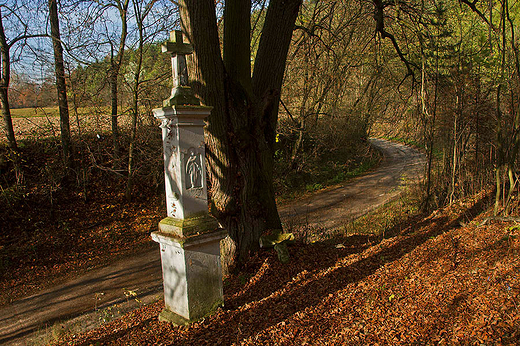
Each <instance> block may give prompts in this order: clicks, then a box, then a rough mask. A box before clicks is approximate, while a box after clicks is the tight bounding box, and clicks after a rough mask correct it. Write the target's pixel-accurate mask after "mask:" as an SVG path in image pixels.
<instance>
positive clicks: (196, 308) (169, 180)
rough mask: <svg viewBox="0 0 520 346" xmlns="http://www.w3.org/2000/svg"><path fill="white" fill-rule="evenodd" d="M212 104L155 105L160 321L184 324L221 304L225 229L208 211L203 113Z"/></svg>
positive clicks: (205, 114)
mask: <svg viewBox="0 0 520 346" xmlns="http://www.w3.org/2000/svg"><path fill="white" fill-rule="evenodd" d="M210 111H211V107H201V106H173V107H164V108H159V109H155V110H154V116H155V117H156V118H158V119H161V121H162V124H161V128H162V137H163V149H164V171H165V189H166V206H167V213H168V217H166V218H165V219H163V220H162V221H161V222H160V223H159V230H158V231H157V232H153V233H152V239H153V240H155V241H156V242H158V243H159V244H160V247H161V261H162V270H163V281H164V301H165V306H166V307H165V310H164V311H163V312H162V313H161V315H160V320H162V321H170V322H173V323H175V324H186V323H189V322H190V321H194V320H197V319H200V318H202V317H204V316H206V315H208V314H209V313H211V312H212V311H213V310H214V309H215V308H217V307H218V306H221V305H222V304H223V292H222V269H221V264H220V240H221V239H223V238H224V237H225V236H226V232H225V231H224V230H222V229H220V228H219V225H218V223H217V221H216V220H215V219H214V218H213V217H212V216H211V215H209V213H208V202H207V186H206V167H205V146H204V118H205V117H207V116H208V115H209V113H210Z"/></svg>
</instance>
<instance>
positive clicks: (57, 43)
mask: <svg viewBox="0 0 520 346" xmlns="http://www.w3.org/2000/svg"><path fill="white" fill-rule="evenodd" d="M49 19H50V25H51V36H52V45H53V49H54V64H55V65H54V71H55V74H56V89H57V92H58V107H59V110H60V130H61V145H62V151H63V159H64V162H65V165H66V167H67V168H72V162H73V158H72V140H71V135H70V124H69V106H68V102H67V86H66V83H65V67H64V63H63V47H62V45H61V39H60V24H59V20H58V5H57V3H56V0H49Z"/></svg>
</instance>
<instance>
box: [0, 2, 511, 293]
mask: <svg viewBox="0 0 520 346" xmlns="http://www.w3.org/2000/svg"><path fill="white" fill-rule="evenodd" d="M268 5H269V3H268V2H267V1H265V0H257V1H253V5H252V12H251V26H252V27H251V35H250V38H251V61H252V65H253V66H254V62H255V56H256V52H257V49H258V44H259V40H260V37H261V30H262V26H263V22H264V19H265V13H266V9H267V6H268ZM52 6H55V7H56V18H55V19H56V20H55V23H56V22H57V23H58V24H59V28H56V25H51V23H52V20H49V19H52V17H53V15H52V13H53V11H52V8H53V7H52ZM223 8H224V3H221V2H218V1H217V2H216V10H217V19H218V20H219V22H218V24H219V30H221V31H222V30H223V25H222V18H223ZM0 11H1V20H2V21H1V23H0V24H1V26H0V48H1V52H2V78H1V79H0V96H1V97H0V100H1V102H2V114H3V129H4V133H5V137H4V138H3V139H2V140H3V143H2V147H1V149H0V150H1V156H0V176H1V181H0V187H1V190H0V203H1V208H0V210H1V211H0V217H1V219H2V220H5V221H2V232H1V234H0V236H1V237H2V238H1V240H0V244H1V248H0V267H1V268H2V269H3V270H2V273H7V272H11V273H13V272H14V274H10V275H12V277H13V280H15V281H16V280H22V281H23V280H30V279H28V278H27V276H28V274H26V273H25V271H26V269H27V268H30V267H32V268H33V270H34V272H35V273H38V272H42V273H43V272H47V273H48V271H49V270H50V271H51V273H54V272H55V273H56V275H58V274H59V273H60V272H63V270H66V268H69V267H70V266H71V265H72V264H73V263H76V264H77V265H78V266H79V267H81V266H84V267H86V266H90V265H93V264H95V263H97V262H96V261H98V262H99V261H101V257H102V253H103V252H106V251H107V249H109V248H110V249H114V248H115V249H116V250H114V253H116V254H117V253H119V252H120V253H121V254H123V253H129V251H134V250H136V249H137V248H136V247H135V244H140V245H141V246H145V245H146V244H147V242H148V237H149V231H150V230H151V229H153V228H154V227H155V226H156V224H157V221H158V219H159V218H160V217H161V216H163V215H164V213H162V212H161V210H162V209H164V206H162V204H163V203H164V202H163V201H162V193H163V185H162V184H163V175H162V174H163V173H162V172H163V170H162V153H161V150H162V148H161V140H160V137H159V130H158V129H157V125H158V123H157V122H156V121H155V119H154V118H153V117H152V113H151V110H152V109H153V108H156V107H159V106H160V105H161V104H162V100H163V99H165V98H167V97H168V94H169V92H170V86H171V72H170V71H171V67H170V62H169V57H168V56H166V55H163V54H161V52H160V43H161V42H163V41H164V40H166V39H167V37H168V33H169V31H171V30H172V29H175V28H178V27H179V19H178V18H179V17H178V12H177V7H176V6H175V5H174V4H173V3H172V2H170V1H162V0H158V1H154V0H152V1H131V0H113V1H103V2H97V1H61V2H60V4H56V1H53V0H51V1H49V2H48V3H47V2H34V1H31V2H29V1H23V0H21V1H14V0H12V1H7V2H3V3H2V4H1V5H0ZM519 11H520V9H519V5H518V3H517V2H515V1H508V0H501V1H489V2H485V3H484V2H479V1H478V0H474V1H433V0H432V1H406V2H402V1H389V2H382V1H379V0H373V1H363V0H360V1H326V0H313V1H304V2H303V4H302V6H301V9H300V12H299V14H298V17H297V19H296V25H295V28H294V32H293V36H292V41H291V45H290V48H289V53H288V57H287V62H286V67H285V75H284V81H283V88H282V93H281V96H280V110H279V116H278V117H279V119H278V126H277V129H276V144H275V149H276V150H275V151H274V153H273V154H274V161H275V167H274V186H275V191H277V197H278V198H279V199H287V198H295V197H297V196H299V195H301V194H302V193H305V192H312V191H315V190H318V189H321V188H323V187H325V186H327V185H331V184H337V183H341V182H342V181H344V180H346V179H348V178H349V177H350V176H352V175H354V174H359V173H360V172H362V171H364V170H366V169H368V168H370V167H371V166H373V165H374V164H375V163H376V162H377V155H376V154H374V153H373V152H371V151H370V148H369V145H368V142H367V138H368V137H369V136H386V137H389V138H394V139H399V140H402V141H405V142H407V143H413V144H414V145H416V146H418V147H422V148H424V150H425V153H426V155H427V167H426V175H425V180H424V183H423V184H424V188H423V189H421V195H420V196H419V200H420V203H419V205H420V208H423V209H425V210H431V209H433V208H437V207H440V206H444V205H447V204H451V203H452V202H453V201H455V200H456V199H457V198H460V197H463V196H467V195H471V194H474V193H477V192H479V191H481V190H483V189H485V188H487V187H489V186H490V185H491V186H495V191H496V194H495V213H496V214H499V213H502V214H510V213H513V212H515V210H512V208H513V206H514V205H515V204H513V203H511V202H512V201H513V200H514V199H515V198H516V194H515V191H517V190H518V166H517V165H518V162H517V161H518V150H519V146H520V137H519V130H520V114H519V109H518V107H519V95H520V92H519V91H518V90H519V88H518V86H519V78H520V62H519V59H520V58H519V52H518V40H517V37H518V32H517V30H518V29H517V28H518V20H519V18H518V14H519ZM56 29H58V32H59V35H60V36H59V37H58V38H59V39H56V34H55V33H56V31H54V33H51V32H52V30H56ZM51 36H53V37H54V38H55V39H53V40H52V39H51ZM53 41H54V45H53ZM60 45H61V49H62V52H63V53H62V59H61V65H62V68H63V70H62V72H60V70H59V65H60V59H59V54H57V51H59V47H58V46H60ZM56 76H62V77H63V79H64V80H63V82H62V83H60V80H59V78H56ZM60 84H61V85H60ZM56 87H58V88H61V89H59V90H61V91H59V92H58V93H57V92H56ZM64 99H65V102H66V103H65V104H63V100H64ZM60 103H61V107H59V109H58V107H57V106H58V104H60ZM58 119H59V120H58ZM23 121H25V124H27V122H29V123H30V124H32V127H30V129H29V130H25V128H24V126H22V125H19V124H22V123H23ZM58 121H59V123H58ZM210 190H211V189H210ZM100 210H101V211H102V212H100ZM135 215H141V216H142V217H141V218H140V217H137V218H135ZM131 217H133V218H134V219H135V220H134V221H133V222H134V224H133V225H131V226H130V227H128V224H125V226H124V227H123V226H122V224H123V221H125V220H126V221H128V219H129V218H131ZM143 220H144V221H143ZM64 234H67V235H68V236H67V237H64V236H63V235H64ZM70 239H81V240H82V241H81V243H79V244H76V243H74V245H71V241H70ZM21 249H23V250H24V251H20V250H21ZM64 268H65V269H64ZM2 275H5V274H2ZM42 275H43V274H42ZM36 276H37V275H36ZM6 279H7V278H6V277H4V278H3V280H2V281H3V282H4V286H6V287H7V286H9V285H10V284H11V283H12V282H11V283H7V281H6ZM13 295H15V293H13Z"/></svg>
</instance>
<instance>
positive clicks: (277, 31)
mask: <svg viewBox="0 0 520 346" xmlns="http://www.w3.org/2000/svg"><path fill="white" fill-rule="evenodd" d="M300 5H301V0H289V1H287V0H285V1H282V0H272V1H270V3H269V8H268V10H267V14H266V19H265V24H264V28H263V31H262V36H261V39H260V44H259V48H258V53H257V57H256V60H255V69H254V73H253V76H252V77H251V76H250V68H248V66H250V65H249V64H250V62H249V60H250V54H249V49H250V48H249V47H250V41H249V34H250V19H249V18H246V17H248V16H249V15H250V6H251V4H250V2H248V4H247V5H245V4H243V1H227V2H226V9H225V12H224V13H225V18H224V22H225V23H227V24H225V25H226V27H225V30H224V60H223V59H222V57H221V54H220V44H219V38H218V31H217V25H216V23H217V20H216V15H215V3H214V1H212V0H183V1H180V12H181V22H182V26H183V29H184V30H185V32H186V33H187V34H188V37H189V39H190V41H191V43H192V44H193V47H194V55H193V61H194V65H195V66H194V70H195V71H194V72H195V73H194V74H193V76H192V77H193V78H192V79H193V83H192V85H193V87H194V89H195V90H196V91H197V93H198V95H199V96H200V97H201V99H202V100H203V102H204V103H205V104H207V105H210V106H213V111H212V113H211V115H210V116H209V117H208V122H207V129H206V147H207V150H206V153H207V162H208V176H209V179H210V183H211V189H210V195H211V211H212V213H213V215H214V216H215V217H217V219H218V220H219V221H220V223H221V224H222V225H223V226H224V227H225V228H226V229H227V230H228V232H229V235H230V237H231V239H232V240H233V241H234V242H235V245H236V249H237V252H236V254H235V265H236V266H237V267H240V266H241V264H243V262H244V261H245V260H246V259H247V258H248V257H249V255H250V254H251V253H252V252H254V251H256V250H257V249H258V247H259V238H260V236H261V235H262V234H264V233H266V232H268V231H269V230H273V231H274V230H281V228H282V225H281V222H280V217H279V215H278V211H277V209H276V202H275V194H274V188H273V184H272V174H273V164H274V160H273V154H274V151H273V147H274V142H275V136H276V123H277V121H278V103H279V97H280V90H281V86H282V79H283V74H284V70H285V61H286V58H287V52H288V49H289V44H290V41H291V36H292V30H293V28H294V23H295V21H296V16H297V14H298V10H299V8H300ZM246 12H247V15H246ZM233 43H236V44H237V45H236V46H234V45H233ZM234 50H238V51H237V52H235V53H233V51H234ZM246 60H247V61H246ZM249 83H250V84H249ZM249 85H251V87H250V86H249Z"/></svg>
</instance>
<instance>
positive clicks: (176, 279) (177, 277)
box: [152, 229, 227, 325]
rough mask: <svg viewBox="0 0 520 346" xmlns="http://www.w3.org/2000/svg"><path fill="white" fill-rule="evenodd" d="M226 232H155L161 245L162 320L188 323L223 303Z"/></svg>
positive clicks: (155, 238) (153, 235)
mask: <svg viewBox="0 0 520 346" xmlns="http://www.w3.org/2000/svg"><path fill="white" fill-rule="evenodd" d="M226 234H227V233H226V232H225V231H224V230H222V229H220V230H218V231H216V232H210V233H203V234H201V235H198V236H191V237H188V238H179V237H178V236H175V235H172V234H167V233H164V232H160V231H159V232H153V233H152V239H153V240H155V241H156V242H158V243H159V244H160V246H161V262H162V271H163V285H164V305H165V310H164V311H163V312H162V313H161V315H160V317H159V319H160V320H161V321H169V322H172V323H175V324H178V325H185V324H187V323H189V322H193V321H196V320H198V319H201V318H203V317H205V316H207V315H208V314H210V313H211V312H213V311H214V310H215V309H216V308H217V307H219V306H222V304H223V301H224V298H223V287H222V267H221V263H220V240H221V239H223V238H224V237H225V236H226Z"/></svg>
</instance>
